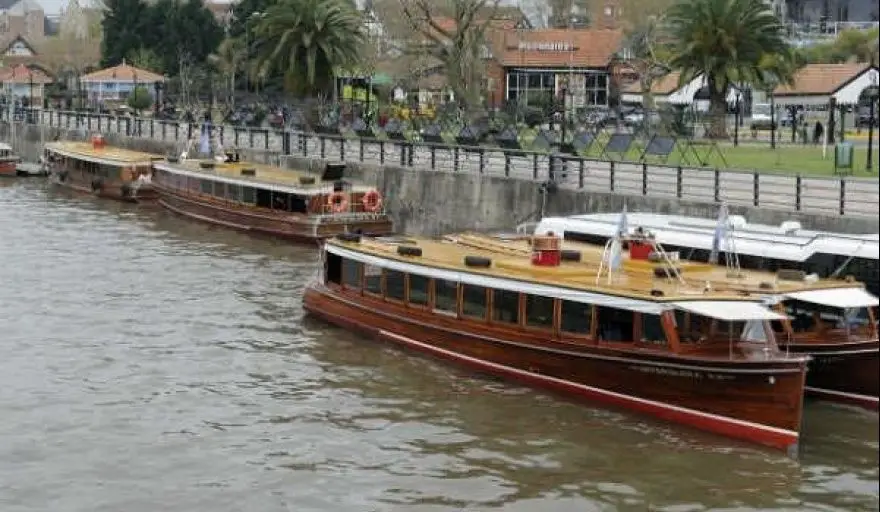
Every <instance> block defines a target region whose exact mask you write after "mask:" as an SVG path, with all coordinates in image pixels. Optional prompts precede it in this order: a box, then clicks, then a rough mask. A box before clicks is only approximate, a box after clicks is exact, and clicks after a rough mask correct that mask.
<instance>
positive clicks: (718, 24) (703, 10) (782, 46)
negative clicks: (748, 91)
mask: <svg viewBox="0 0 880 512" xmlns="http://www.w3.org/2000/svg"><path fill="white" fill-rule="evenodd" d="M667 22H668V26H667V28H668V31H669V36H670V38H671V43H672V47H671V51H672V55H673V56H672V60H671V62H670V67H672V68H673V69H678V70H681V83H682V85H683V84H686V83H689V82H690V81H691V80H693V79H694V78H696V77H697V76H700V75H703V76H704V77H705V80H706V85H707V87H708V89H709V113H710V116H711V124H710V126H709V130H708V133H707V135H708V136H710V137H715V138H725V137H727V115H726V114H727V91H728V89H729V87H730V86H731V85H733V84H737V83H747V84H751V85H752V86H755V87H757V88H761V89H766V88H767V87H768V86H769V85H770V84H771V83H774V82H776V83H790V82H791V79H792V75H793V71H794V66H791V65H789V63H790V62H791V59H793V57H794V52H793V51H792V49H791V47H790V46H789V45H788V43H787V42H786V39H785V29H784V27H783V25H782V23H781V22H780V21H779V19H778V18H777V17H776V15H775V14H774V13H773V12H772V11H771V10H770V8H769V7H768V6H767V3H766V2H765V1H764V0H681V1H680V2H679V3H677V4H676V5H674V6H673V7H672V9H670V11H669V13H668V15H667ZM767 55H772V56H774V58H773V59H768V58H767ZM768 62H771V63H772V65H771V66H769V67H768Z"/></svg>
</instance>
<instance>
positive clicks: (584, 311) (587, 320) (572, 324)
mask: <svg viewBox="0 0 880 512" xmlns="http://www.w3.org/2000/svg"><path fill="white" fill-rule="evenodd" d="M560 303H561V306H562V307H561V310H562V322H561V325H560V328H561V330H562V332H569V333H572V334H587V335H588V334H590V333H592V327H593V306H592V305H590V304H582V303H580V302H572V301H570V300H562V301H560Z"/></svg>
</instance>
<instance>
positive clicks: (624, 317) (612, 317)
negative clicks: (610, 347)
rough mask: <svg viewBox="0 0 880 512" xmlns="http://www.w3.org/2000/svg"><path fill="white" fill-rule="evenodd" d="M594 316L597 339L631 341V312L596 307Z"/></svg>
mask: <svg viewBox="0 0 880 512" xmlns="http://www.w3.org/2000/svg"><path fill="white" fill-rule="evenodd" d="M596 316H597V321H598V322H599V325H598V328H599V339H601V340H603V341H632V339H633V314H632V312H631V311H625V310H622V309H617V308H609V307H606V306H596Z"/></svg>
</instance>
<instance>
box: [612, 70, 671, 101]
mask: <svg viewBox="0 0 880 512" xmlns="http://www.w3.org/2000/svg"><path fill="white" fill-rule="evenodd" d="M679 80H681V73H679V72H678V71H673V72H671V73H667V74H666V75H663V76H662V77H660V78H657V79H655V80H654V83H652V84H651V94H660V95H662V96H666V95H669V94H672V93H674V92H675V91H676V90H678V88H679V86H678V85H679ZM623 92H624V93H627V94H642V92H644V91H642V84H641V83H639V82H638V81H636V82H634V83H632V84H630V85H628V86H626V87H624V89H623Z"/></svg>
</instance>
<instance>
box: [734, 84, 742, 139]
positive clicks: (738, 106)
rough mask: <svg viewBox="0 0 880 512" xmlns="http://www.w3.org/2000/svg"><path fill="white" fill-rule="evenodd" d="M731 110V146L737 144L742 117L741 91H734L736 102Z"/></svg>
mask: <svg viewBox="0 0 880 512" xmlns="http://www.w3.org/2000/svg"><path fill="white" fill-rule="evenodd" d="M734 109H735V110H734V112H733V121H734V123H733V147H737V146H739V124H740V119H742V93H741V92H739V89H737V91H736V103H735V106H734Z"/></svg>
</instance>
